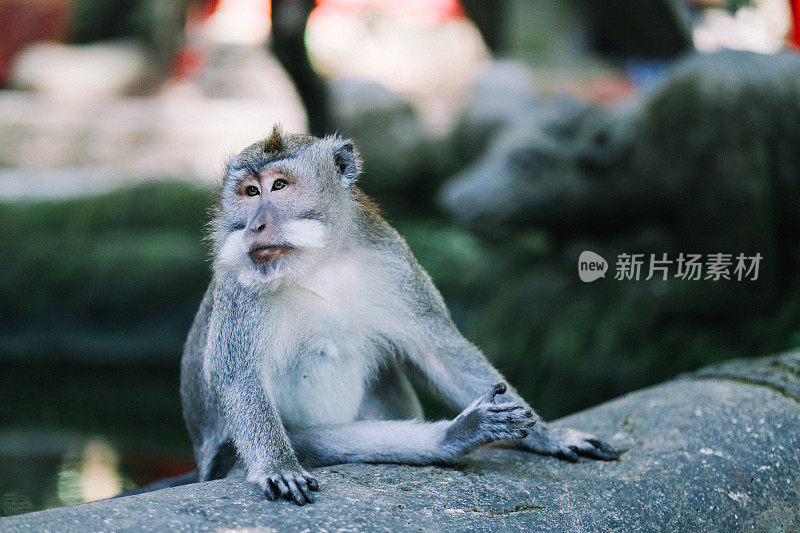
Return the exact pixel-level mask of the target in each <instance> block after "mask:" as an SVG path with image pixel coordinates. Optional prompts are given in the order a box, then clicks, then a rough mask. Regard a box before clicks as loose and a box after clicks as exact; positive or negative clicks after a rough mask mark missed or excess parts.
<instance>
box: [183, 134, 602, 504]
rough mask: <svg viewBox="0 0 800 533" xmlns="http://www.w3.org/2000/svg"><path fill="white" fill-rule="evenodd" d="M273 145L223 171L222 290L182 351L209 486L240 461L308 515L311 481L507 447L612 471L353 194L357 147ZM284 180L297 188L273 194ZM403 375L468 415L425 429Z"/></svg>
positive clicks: (219, 219) (209, 300) (256, 148)
mask: <svg viewBox="0 0 800 533" xmlns="http://www.w3.org/2000/svg"><path fill="white" fill-rule="evenodd" d="M274 135H275V134H274V133H273V135H272V137H271V140H270V142H260V143H256V144H254V145H252V146H251V147H248V148H247V149H245V150H244V151H243V152H242V153H240V154H239V155H237V156H236V157H234V158H233V160H232V161H231V163H230V164H229V165H228V170H227V172H226V175H225V177H224V180H223V184H222V188H221V191H220V203H219V206H218V210H217V214H216V218H215V220H214V222H213V226H212V239H213V242H214V247H213V248H214V254H215V255H214V277H213V281H212V283H211V285H210V287H209V289H208V291H207V292H206V295H205V297H204V298H203V302H202V303H201V306H200V310H199V311H198V313H197V317H196V319H195V322H194V324H193V326H192V329H191V331H190V332H189V338H188V340H187V342H186V347H185V351H184V358H183V363H182V376H181V395H182V399H183V404H184V415H185V419H186V423H187V426H188V429H189V434H190V436H191V439H192V442H193V445H194V450H195V456H196V459H197V465H198V474H199V479H200V480H208V479H213V478H216V477H222V476H224V475H225V474H226V473H227V471H228V470H229V469H230V468H231V466H232V465H233V463H234V462H235V460H236V459H238V460H239V461H241V463H242V464H243V466H244V468H245V470H246V473H247V478H248V479H249V480H250V481H252V482H254V483H256V484H258V485H259V487H260V488H261V489H262V490H263V491H264V493H265V495H266V496H267V497H268V498H269V499H276V498H278V497H283V498H287V499H291V500H293V501H295V502H296V503H298V504H300V505H303V504H304V503H308V502H311V501H312V500H313V496H312V495H311V491H314V490H316V488H317V482H316V480H314V479H313V478H312V477H311V476H310V475H309V474H308V472H307V471H306V470H305V469H304V468H305V467H311V466H318V465H326V464H335V463H341V462H396V463H407V464H433V463H446V462H451V461H453V460H454V459H456V458H457V457H459V456H460V455H462V454H464V453H468V452H469V451H471V450H473V449H475V448H476V447H478V446H481V445H483V444H486V443H488V442H492V441H497V440H501V441H513V442H515V443H516V444H517V445H518V446H520V447H522V448H525V449H528V450H530V451H535V452H539V453H546V454H552V455H557V456H560V457H562V458H566V459H570V460H576V459H577V457H578V455H577V454H583V455H587V456H590V457H594V458H601V459H611V458H616V452H615V451H614V450H613V449H612V448H611V447H610V446H608V445H606V444H604V443H602V442H601V441H599V440H598V439H596V438H595V437H593V436H591V435H587V434H584V433H580V432H577V431H573V430H565V431H563V432H561V433H556V432H555V431H552V430H550V429H549V427H548V426H547V425H546V424H545V423H544V422H543V421H541V420H540V419H539V417H538V416H536V415H535V413H534V412H533V411H532V410H531V409H530V407H529V406H528V405H527V404H526V403H525V402H524V400H522V398H520V397H519V395H518V394H517V393H516V392H514V391H513V389H510V388H509V389H508V390H507V391H506V387H505V385H503V384H502V382H503V381H504V380H503V377H502V376H501V375H500V374H499V373H498V372H497V371H496V370H495V369H494V368H493V367H492V366H491V365H490V364H489V362H488V361H487V360H486V358H485V357H484V356H483V354H482V353H481V352H480V351H479V350H478V349H477V348H475V347H474V346H473V345H472V344H470V343H469V342H468V341H467V340H466V339H464V337H462V336H461V334H460V333H459V332H458V330H457V329H456V327H455V325H454V324H453V322H452V320H451V319H450V315H449V313H448V311H447V308H446V306H445V304H444V301H443V300H442V297H441V296H440V294H439V292H438V291H437V290H436V288H435V287H434V286H433V283H432V282H431V280H430V278H429V276H428V275H427V273H425V271H424V270H423V269H422V267H420V266H419V264H418V263H417V261H416V259H415V258H414V256H413V255H412V253H411V252H410V250H409V249H408V247H407V246H406V244H405V242H404V241H403V239H402V238H401V237H400V235H399V234H398V233H397V232H396V231H395V230H394V229H393V228H392V227H391V226H389V224H387V223H386V221H384V219H383V218H382V217H381V216H380V215H379V214H378V212H377V209H376V208H375V206H374V205H373V204H372V203H371V201H370V200H369V199H368V198H366V196H364V195H363V193H361V192H360V191H359V190H358V188H357V187H355V186H352V185H351V184H352V182H353V181H355V178H356V177H357V175H358V166H359V162H358V155H357V152H356V151H355V150H354V148H353V146H352V144H351V143H350V141H346V140H342V139H340V138H338V137H328V138H325V139H317V140H314V141H309V139H308V137H305V136H303V137H296V136H286V137H284V138H283V139H281V140H280V141H281V142H278V139H275V138H274ZM265 146H275V147H279V148H281V150H282V151H281V153H280V154H278V155H279V157H276V154H269V153H265V152H264V148H265ZM286 147H289V148H286ZM279 179H282V180H286V181H287V182H288V184H287V185H286V186H285V187H280V188H279V189H276V186H275V183H276V182H277V180H279ZM343 184H344V185H345V186H344V187H343V186H342V185H343ZM249 187H256V188H257V189H258V191H259V193H258V194H249V193H244V192H243V191H250V192H253V190H254V189H251V188H249ZM259 254H261V255H259ZM406 367H411V368H413V369H414V370H415V374H419V375H421V376H422V377H423V378H425V380H426V381H427V382H428V384H429V385H430V386H431V387H432V389H433V390H434V391H435V392H437V393H438V394H439V395H440V396H441V397H442V398H443V399H444V400H445V401H446V402H447V403H449V404H450V405H452V406H453V407H455V408H456V409H458V410H461V411H462V412H461V414H460V415H459V416H457V417H456V418H455V419H453V420H449V421H441V422H434V423H428V422H423V421H421V409H420V406H419V401H418V400H417V398H416V395H415V393H414V390H413V388H412V387H411V385H410V383H409V381H408V378H407V377H406V375H405V372H404V370H403V369H404V368H406ZM501 395H502V396H501ZM496 397H497V398H496ZM476 398H477V399H476ZM533 423H536V425H535V426H533ZM531 426H533V427H531ZM526 428H530V429H526ZM234 454H235V455H234Z"/></svg>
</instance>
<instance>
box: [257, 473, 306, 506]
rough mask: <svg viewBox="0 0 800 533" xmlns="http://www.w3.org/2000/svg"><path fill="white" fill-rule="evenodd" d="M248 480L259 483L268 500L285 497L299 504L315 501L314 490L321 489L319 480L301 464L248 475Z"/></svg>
mask: <svg viewBox="0 0 800 533" xmlns="http://www.w3.org/2000/svg"><path fill="white" fill-rule="evenodd" d="M247 479H248V481H252V482H253V483H255V484H257V485H258V486H259V488H261V490H262V491H264V495H265V496H266V497H267V499H268V500H277V499H278V498H284V499H286V500H290V501H293V502H294V503H296V504H297V505H305V504H307V503H313V502H314V496H313V495H312V494H311V492H312V491H317V490H319V483H317V480H316V479H315V478H313V477H311V475H310V474H309V473H308V472H306V471H305V470H304V469H303V468H302V467H301V466H300V465H297V466H294V467H289V468H282V469H277V470H275V471H273V472H271V473H264V474H261V475H259V476H248V478H247Z"/></svg>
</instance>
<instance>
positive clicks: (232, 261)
mask: <svg viewBox="0 0 800 533" xmlns="http://www.w3.org/2000/svg"><path fill="white" fill-rule="evenodd" d="M244 232H245V230H243V229H241V230H237V231H234V232H232V233H231V234H230V235H228V236H227V237H225V242H223V243H222V247H221V248H220V250H219V253H218V254H217V259H216V266H217V267H228V268H236V267H241V266H242V265H245V264H246V263H245V261H244V260H245V259H247V260H248V261H249V260H250V258H249V257H248V256H247V247H246V246H245V244H244Z"/></svg>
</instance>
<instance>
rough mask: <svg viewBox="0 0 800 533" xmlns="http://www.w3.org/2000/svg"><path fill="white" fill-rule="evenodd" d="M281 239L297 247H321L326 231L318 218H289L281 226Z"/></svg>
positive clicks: (325, 238) (325, 240)
mask: <svg viewBox="0 0 800 533" xmlns="http://www.w3.org/2000/svg"><path fill="white" fill-rule="evenodd" d="M281 233H282V236H283V240H284V241H286V242H287V243H288V244H291V245H292V246H296V247H298V248H323V247H324V246H325V244H327V240H328V232H327V230H326V229H325V224H323V223H322V222H320V221H319V220H291V221H289V222H286V223H285V224H284V225H283V227H282V228H281Z"/></svg>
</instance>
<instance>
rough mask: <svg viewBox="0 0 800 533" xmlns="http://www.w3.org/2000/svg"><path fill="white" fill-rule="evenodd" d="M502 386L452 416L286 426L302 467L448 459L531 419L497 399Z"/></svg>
mask: <svg viewBox="0 0 800 533" xmlns="http://www.w3.org/2000/svg"><path fill="white" fill-rule="evenodd" d="M505 390H506V386H505V384H503V383H498V384H496V385H494V386H492V387H491V388H490V389H489V390H488V391H486V392H484V393H483V394H482V395H481V396H479V397H478V398H477V399H476V400H475V401H474V402H472V403H471V404H470V405H469V406H468V407H467V408H466V409H465V410H464V411H463V412H462V413H461V414H460V415H458V416H457V417H456V418H454V419H453V420H443V421H440V422H420V421H416V420H383V421H364V422H355V423H353V424H343V425H337V426H317V427H310V428H303V429H299V430H296V431H289V439H290V440H291V441H292V445H293V446H294V449H295V451H296V452H297V456H298V458H299V459H300V462H301V463H302V464H303V465H304V466H307V467H312V466H325V465H331V464H339V463H403V464H415V465H429V464H440V463H448V462H451V461H453V460H454V459H456V458H457V457H459V456H461V455H463V454H465V453H469V452H471V451H472V450H474V449H475V448H477V447H478V446H481V445H483V444H487V443H489V442H493V441H496V440H510V439H519V438H523V437H525V436H526V435H527V431H526V429H525V428H527V427H530V426H531V425H533V422H532V421H531V417H532V416H533V413H532V412H531V411H530V410H526V409H524V408H523V407H522V406H520V405H518V404H515V403H506V402H503V403H498V402H496V401H495V397H496V396H497V395H498V394H503V393H504V392H505Z"/></svg>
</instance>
